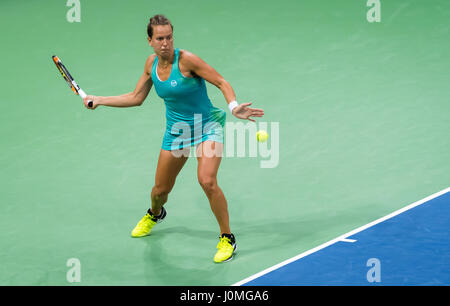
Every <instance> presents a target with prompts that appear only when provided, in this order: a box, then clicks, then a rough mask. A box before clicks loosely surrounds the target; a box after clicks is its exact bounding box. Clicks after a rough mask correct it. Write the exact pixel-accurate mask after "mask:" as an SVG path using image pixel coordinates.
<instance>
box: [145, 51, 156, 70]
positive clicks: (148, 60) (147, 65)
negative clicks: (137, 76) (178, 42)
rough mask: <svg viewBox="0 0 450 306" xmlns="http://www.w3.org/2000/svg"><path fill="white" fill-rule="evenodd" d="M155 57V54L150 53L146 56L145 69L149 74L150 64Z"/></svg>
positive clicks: (151, 64)
mask: <svg viewBox="0 0 450 306" xmlns="http://www.w3.org/2000/svg"><path fill="white" fill-rule="evenodd" d="M155 58H156V54H152V55H150V56H149V57H148V58H147V61H146V62H145V71H146V72H147V73H148V74H151V72H152V66H153V62H154V61H155Z"/></svg>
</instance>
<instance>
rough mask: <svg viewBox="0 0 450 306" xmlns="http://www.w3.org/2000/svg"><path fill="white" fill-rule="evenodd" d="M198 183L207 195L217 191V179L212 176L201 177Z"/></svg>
mask: <svg viewBox="0 0 450 306" xmlns="http://www.w3.org/2000/svg"><path fill="white" fill-rule="evenodd" d="M198 182H199V183H200V186H202V188H203V190H204V191H205V192H206V193H208V194H209V193H213V192H214V191H216V190H217V187H218V186H217V180H216V178H215V177H210V176H199V177H198Z"/></svg>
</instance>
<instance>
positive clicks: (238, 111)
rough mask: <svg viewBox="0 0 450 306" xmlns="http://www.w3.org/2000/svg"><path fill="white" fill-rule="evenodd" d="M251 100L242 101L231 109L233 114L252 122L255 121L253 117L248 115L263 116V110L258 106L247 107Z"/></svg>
mask: <svg viewBox="0 0 450 306" xmlns="http://www.w3.org/2000/svg"><path fill="white" fill-rule="evenodd" d="M251 104H252V102H248V103H242V104H240V105H239V106H237V107H235V108H234V109H233V115H234V116H235V117H236V118H239V119H247V120H250V121H252V122H255V120H254V119H252V118H250V117H262V116H264V110H262V109H260V108H251V107H248V106H249V105H251Z"/></svg>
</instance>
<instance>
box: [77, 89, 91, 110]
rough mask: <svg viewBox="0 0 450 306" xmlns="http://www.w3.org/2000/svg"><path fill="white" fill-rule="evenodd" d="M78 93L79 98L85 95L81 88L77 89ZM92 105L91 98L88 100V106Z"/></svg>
mask: <svg viewBox="0 0 450 306" xmlns="http://www.w3.org/2000/svg"><path fill="white" fill-rule="evenodd" d="M78 94H79V95H80V97H81V99H84V98H86V97H87V95H86V93H85V92H84V91H83V89H81V88H80V89H79V90H78ZM93 105H94V102H93V101H92V100H89V101H88V107H89V108H91V107H92V106H93Z"/></svg>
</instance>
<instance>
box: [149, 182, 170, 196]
mask: <svg viewBox="0 0 450 306" xmlns="http://www.w3.org/2000/svg"><path fill="white" fill-rule="evenodd" d="M171 189H172V188H170V187H169V186H164V185H158V184H156V185H155V186H153V188H152V196H154V197H164V196H167V195H168V194H169V193H170V191H171Z"/></svg>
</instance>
